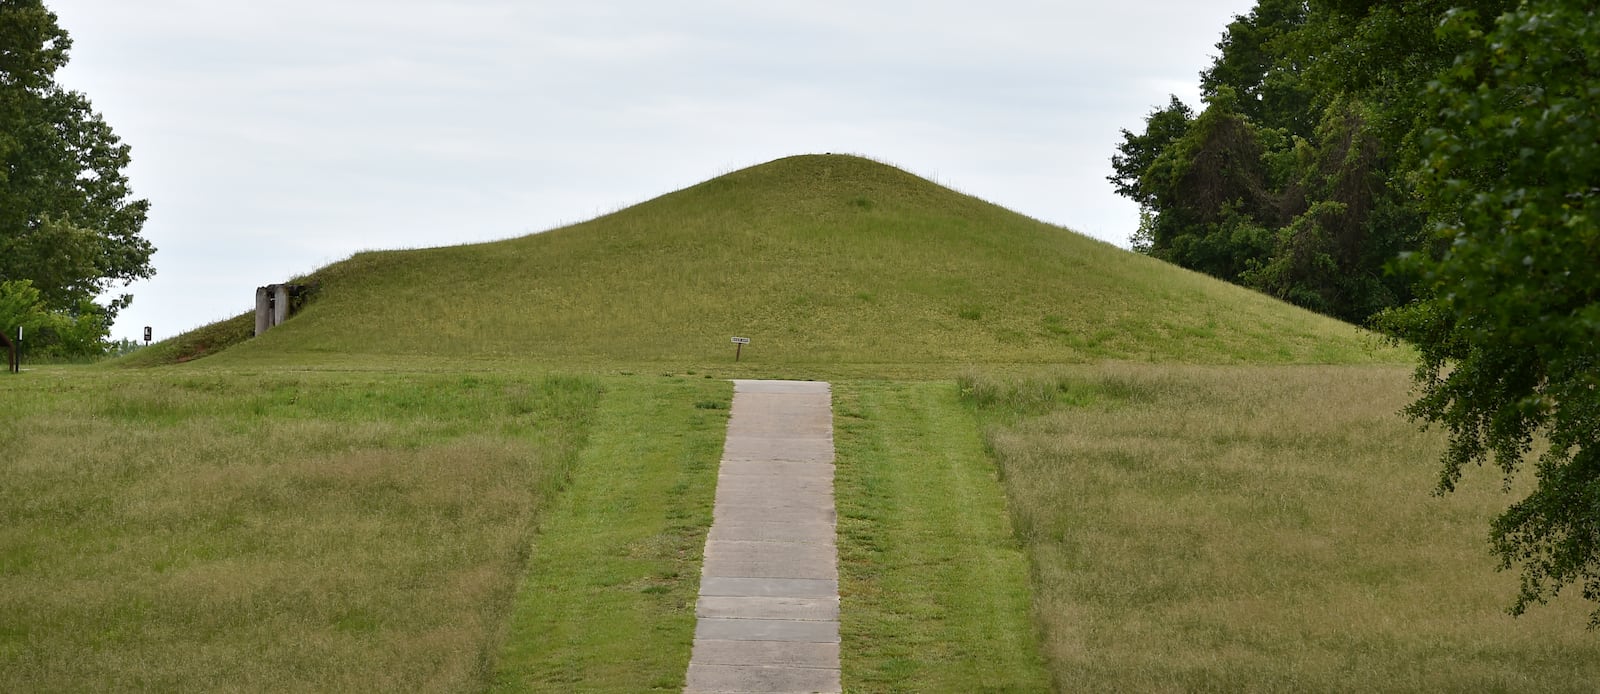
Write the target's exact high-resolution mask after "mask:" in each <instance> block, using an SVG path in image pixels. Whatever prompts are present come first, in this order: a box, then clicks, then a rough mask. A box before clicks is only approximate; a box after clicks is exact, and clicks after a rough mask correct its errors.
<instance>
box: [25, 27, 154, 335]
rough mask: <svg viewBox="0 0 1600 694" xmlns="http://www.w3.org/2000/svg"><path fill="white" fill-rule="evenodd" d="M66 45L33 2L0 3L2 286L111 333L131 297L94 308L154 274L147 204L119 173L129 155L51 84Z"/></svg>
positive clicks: (83, 105) (74, 96) (84, 108)
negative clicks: (28, 291)
mask: <svg viewBox="0 0 1600 694" xmlns="http://www.w3.org/2000/svg"><path fill="white" fill-rule="evenodd" d="M71 46H72V42H71V39H70V38H69V37H68V36H67V33H66V32H65V31H63V30H62V29H61V28H60V26H58V25H57V22H56V17H55V15H54V14H53V13H51V12H50V11H49V10H48V9H46V8H45V7H44V5H43V3H42V2H40V0H0V281H20V280H27V281H28V282H29V283H30V284H31V286H32V287H33V288H34V289H35V290H36V291H38V292H39V297H40V301H41V302H42V304H43V306H44V307H45V308H46V309H47V310H49V311H53V312H58V313H61V314H63V315H65V316H66V317H67V319H69V321H70V322H72V323H74V324H76V323H77V319H78V318H80V317H83V316H85V315H88V314H94V315H96V316H97V320H99V321H100V322H101V323H102V324H104V325H109V323H110V321H111V319H112V318H114V317H115V316H116V313H117V311H118V310H120V309H121V308H123V307H125V306H127V305H128V304H129V303H130V302H131V301H132V297H131V296H129V295H127V294H123V295H121V296H118V297H116V298H113V299H111V300H110V301H108V302H107V303H106V304H105V305H103V306H99V305H96V304H94V301H95V299H96V298H98V297H99V296H101V295H102V294H104V293H105V292H107V291H108V290H110V289H111V288H112V287H113V286H114V285H116V284H117V283H119V282H120V283H123V284H126V283H128V282H131V281H133V280H136V279H139V278H145V277H150V276H151V275H152V274H154V270H153V268H152V267H151V265H150V256H151V254H152V253H154V250H155V249H154V248H153V247H152V246H151V244H150V243H149V241H147V240H145V239H144V238H142V237H141V236H140V232H141V230H142V228H143V226H144V221H145V214H146V211H147V209H148V207H149V204H148V202H147V201H145V200H135V199H133V197H132V192H131V191H130V189H129V187H128V180H127V177H126V176H125V175H124V174H123V173H122V172H123V169H125V168H126V167H127V165H128V162H129V149H128V146H127V145H126V144H123V143H122V142H121V140H119V139H118V138H117V136H116V135H115V134H114V133H113V132H112V131H111V128H110V127H109V126H108V125H106V123H105V121H104V119H102V118H101V117H100V115H99V114H97V113H96V112H95V111H94V109H93V108H92V107H91V105H90V103H89V100H88V99H87V98H86V97H85V96H84V95H83V94H80V93H78V92H74V91H70V90H67V89H64V88H62V87H61V86H60V85H58V84H57V83H56V82H55V73H56V71H57V70H59V69H60V68H61V67H62V66H64V65H65V64H66V62H67V57H68V51H69V49H70V48H71Z"/></svg>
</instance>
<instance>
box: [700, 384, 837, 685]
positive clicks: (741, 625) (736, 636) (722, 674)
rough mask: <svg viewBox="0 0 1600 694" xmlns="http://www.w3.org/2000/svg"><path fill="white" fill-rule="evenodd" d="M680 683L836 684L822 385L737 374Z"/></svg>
mask: <svg viewBox="0 0 1600 694" xmlns="http://www.w3.org/2000/svg"><path fill="white" fill-rule="evenodd" d="M733 385H734V388H733V411H732V415H731V417H730V418H729V420H728V438H727V441H726V443H725V444H724V445H723V449H722V468H721V471H720V472H719V473H718V476H717V501H716V509H715V511H714V512H713V520H712V523H711V533H710V535H708V536H707V537H706V552H705V565H704V567H702V569H701V574H700V600H699V602H698V603H696V605H695V616H696V618H697V620H698V621H697V624H696V626H695V631H694V654H693V656H692V657H691V658H690V660H689V677H688V684H687V686H685V687H684V691H685V692H694V693H697V694H698V693H701V692H838V691H839V561H838V554H837V552H836V551H835V548H834V542H833V534H834V511H833V410H832V405H831V401H830V392H829V388H828V384H826V383H815V382H808V381H734V382H733Z"/></svg>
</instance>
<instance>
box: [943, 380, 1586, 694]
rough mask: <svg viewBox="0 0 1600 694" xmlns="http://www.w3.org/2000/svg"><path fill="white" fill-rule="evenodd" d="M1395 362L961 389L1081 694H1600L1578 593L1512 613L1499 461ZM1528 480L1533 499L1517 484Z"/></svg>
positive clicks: (1060, 674) (1047, 629) (1050, 646)
mask: <svg viewBox="0 0 1600 694" xmlns="http://www.w3.org/2000/svg"><path fill="white" fill-rule="evenodd" d="M1407 383H1408V380H1407V372H1406V371H1405V370H1404V369H1403V368H1395V367H1179V366H1166V365H1129V364H1122V365H1107V366H1099V367H1082V368H1077V369H1073V370H1064V371H1061V372H1058V373H1057V374H1056V375H1053V376H1040V375H1035V376H1032V377H1028V376H1012V377H992V376H982V375H974V376H968V377H966V378H963V379H962V382H961V389H962V392H963V395H964V398H965V400H966V401H967V402H968V403H969V404H970V405H971V406H973V407H974V410H975V412H976V413H977V414H978V415H979V416H980V417H982V418H983V419H984V420H986V421H987V422H988V426H987V429H986V440H987V441H988V445H989V446H990V448H991V450H992V452H993V454H994V455H995V457H996V459H997V460H998V462H999V464H1000V470H1001V473H1002V475H1003V477H1004V483H1005V488H1006V491H1007V495H1008V498H1009V500H1010V509H1011V514H1012V518H1013V521H1014V524H1015V527H1016V531H1017V533H1018V535H1019V537H1020V539H1021V540H1022V542H1023V543H1024V544H1025V546H1026V547H1027V551H1028V554H1029V556H1030V558H1031V561H1032V566H1033V569H1032V572H1033V586H1034V604H1035V609H1036V612H1037V614H1038V616H1039V619H1040V621H1041V623H1042V625H1043V628H1044V633H1045V637H1044V644H1045V645H1044V651H1045V653H1046V656H1047V657H1048V659H1049V662H1050V668H1051V671H1052V674H1053V676H1054V678H1055V681H1056V686H1057V689H1059V690H1061V691H1416V692H1435V691H1542V692H1549V691H1572V692H1591V691H1594V688H1595V683H1596V682H1600V641H1597V640H1596V638H1595V634H1594V633H1593V632H1591V631H1588V630H1586V628H1585V625H1586V623H1587V620H1586V616H1587V613H1588V609H1587V606H1586V605H1583V604H1580V601H1579V600H1577V598H1576V596H1566V597H1564V598H1563V599H1560V600H1557V601H1555V602H1554V603H1552V604H1551V605H1548V606H1544V607H1540V608H1536V609H1533V610H1530V611H1529V613H1528V614H1526V615H1524V616H1522V617H1520V618H1513V617H1511V616H1509V615H1508V614H1507V613H1506V608H1507V607H1508V606H1509V605H1510V603H1511V600H1512V599H1513V597H1514V596H1515V594H1516V591H1517V582H1516V577H1515V575H1513V574H1510V573H1497V572H1496V571H1495V560H1494V559H1493V558H1492V557H1491V556H1490V554H1489V551H1488V546H1487V540H1486V537H1487V532H1488V520H1489V518H1490V517H1491V516H1492V515H1493V514H1494V513H1495V512H1497V511H1498V510H1499V509H1500V508H1502V507H1503V506H1504V505H1506V504H1508V503H1510V502H1511V501H1512V499H1513V498H1514V497H1513V496H1508V495H1505V494H1501V493H1500V492H1499V488H1500V484H1499V482H1500V480H1499V479H1497V478H1496V476H1495V475H1493V474H1490V473H1487V472H1486V473H1484V474H1482V475H1479V476H1478V477H1479V478H1478V479H1476V480H1469V483H1468V484H1464V485H1463V489H1462V491H1460V492H1457V493H1456V494H1453V495H1450V496H1446V497H1442V498H1441V497H1434V496H1432V495H1431V494H1430V493H1431V491H1432V489H1433V486H1434V482H1435V480H1436V476H1437V469H1436V465H1437V463H1436V460H1437V454H1438V451H1439V450H1440V448H1441V447H1442V445H1443V442H1442V437H1441V436H1439V435H1430V434H1421V433H1419V432H1417V431H1416V430H1415V429H1414V428H1413V426H1412V425H1410V424H1409V423H1408V422H1406V421H1405V420H1404V419H1403V418H1401V417H1399V416H1397V415H1396V414H1395V413H1396V412H1397V411H1398V410H1399V409H1400V407H1401V406H1402V405H1403V404H1404V403H1405V402H1406V401H1407V399H1408V398H1407V391H1406V388H1407ZM1514 493H1515V491H1513V494H1514Z"/></svg>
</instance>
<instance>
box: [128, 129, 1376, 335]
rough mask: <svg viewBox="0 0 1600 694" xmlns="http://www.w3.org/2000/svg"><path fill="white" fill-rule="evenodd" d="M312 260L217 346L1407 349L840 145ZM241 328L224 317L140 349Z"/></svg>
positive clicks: (239, 322) (237, 320)
mask: <svg viewBox="0 0 1600 694" xmlns="http://www.w3.org/2000/svg"><path fill="white" fill-rule="evenodd" d="M311 279H313V280H315V281H317V282H319V283H320V286H321V290H320V295H319V297H318V298H317V299H316V300H315V301H314V302H313V303H312V304H310V305H309V306H308V307H307V308H306V309H305V310H304V311H303V312H302V313H301V314H300V315H299V316H297V317H295V318H294V319H292V320H291V321H289V322H287V323H285V324H284V325H283V326H281V327H279V328H276V329H274V330H273V331H271V332H269V333H267V334H266V335H264V336H262V337H260V338H257V339H244V340H243V341H240V342H237V344H236V345H235V346H233V347H231V348H229V349H228V352H229V357H227V358H225V359H223V361H234V360H236V359H246V360H249V361H251V362H256V363H259V362H260V361H263V360H265V361H282V360H288V361H293V362H302V361H316V360H318V359H319V358H320V359H326V358H329V357H330V356H331V355H346V356H350V355H382V356H394V357H405V356H417V357H446V358H458V357H468V358H482V357H489V358H516V359H530V358H531V359H541V360H550V361H562V362H567V363H571V362H573V361H600V362H624V363H648V362H673V363H684V364H701V363H715V362H720V361H727V360H729V359H730V358H731V356H732V350H731V346H730V345H729V337H730V336H734V335H740V336H745V337H749V338H751V339H752V340H753V344H751V345H750V347H749V349H748V350H747V352H746V358H747V359H749V360H754V361H755V362H756V363H759V364H766V365H780V364H787V365H801V364H808V363H810V364H874V363H877V364H891V363H893V364H930V363H948V364H968V363H1013V364H1015V363H1030V362H1064V361H1065V362H1073V361H1079V362H1081V361H1098V360H1104V359H1123V360H1135V361H1159V362H1166V361H1179V362H1204V363H1237V362H1250V363H1261V362H1300V363H1304V362H1314V363H1330V362H1365V361H1393V360H1395V359H1396V358H1397V357H1398V353H1397V352H1394V351H1391V350H1383V349H1378V348H1375V346H1374V340H1373V339H1372V338H1371V336H1370V335H1369V334H1368V333H1365V332H1364V331H1361V330H1359V329H1357V328H1355V327H1352V326H1349V325H1346V324H1343V323H1340V322H1337V321H1334V320H1331V319H1328V318H1325V317H1322V316H1318V315H1315V314H1312V313H1309V312H1306V311H1303V310H1300V309H1297V308H1294V307H1292V306H1289V305H1287V304H1284V303H1282V302H1279V301H1276V300H1273V299H1271V298H1269V297H1266V296H1262V295H1260V294H1257V293H1254V292H1251V291H1248V290H1245V289H1241V288H1238V287H1234V286H1231V285H1228V284H1225V283H1223V282H1219V281H1216V280H1213V279H1211V278H1208V277H1205V276H1202V275H1198V274H1195V273H1191V272H1187V271H1184V270H1181V269H1179V268H1176V267H1173V266H1171V265H1168V264H1165V263H1162V262H1159V261H1156V260H1152V259H1150V258H1147V257H1144V256H1140V255H1137V254H1134V253H1129V252H1127V251H1123V250H1120V249H1117V248H1115V247H1113V246H1110V245H1107V244H1104V243H1101V242H1098V241H1094V240H1091V239H1088V238H1086V237H1083V236H1081V235H1079V234H1076V233H1074V232H1071V231H1069V230H1067V229H1063V228H1061V227H1056V226H1052V225H1049V224H1045V223H1042V222H1039V221H1037V220H1034V219H1030V218H1028V217H1025V216H1022V215H1019V214H1016V213H1014V212H1011V211H1008V210H1005V209H1003V208H1000V207H997V206H995V205H992V204H989V203H986V202H983V201H981V200H978V199H976V198H973V197H970V196H967V195H963V194H960V193H957V192H955V191H952V190H949V189H947V188H944V187H941V186H939V185H937V184H934V183H932V182H930V181H927V180H924V179H921V178H918V177H916V176H913V175H911V174H908V173H906V172H904V171H901V170H899V169H896V168H893V167H891V166H887V165H884V164H881V163H877V162H874V161H870V160H867V159H862V158H859V157H853V156H842V155H815V156H799V157H791V158H787V159H781V160H778V161H774V162H770V163H767V164H763V165H760V166H756V167H752V168H749V169H745V170H742V171H738V172H735V173H731V174H728V175H725V176H721V177H719V178H715V179H713V180H710V181H707V182H705V183H702V184H700V185H697V186H694V187H691V188H687V189H684V190H681V191H678V192H675V193H671V194H668V195H665V196H662V197H660V198H657V199H655V200H651V201H649V202H645V203H642V204H640V205H636V206H634V207H630V208H627V209H624V210H622V211H619V212H616V213H614V214H610V215H606V216H604V217H600V218H598V219H595V220H592V221H589V222H586V223H583V224H577V225H574V226H570V227H565V228H561V229H556V230H553V231H548V232H544V233H540V234H534V235H530V236H526V237H522V238H516V239H511V240H506V241H499V242H494V243H484V244H475V245H467V246H454V247H445V248H431V249H424V250H408V251H390V252H370V253H361V254H358V255H356V256H354V257H352V258H350V259H348V260H345V261H343V262H339V263H335V264H333V265H330V266H328V267H326V268H324V269H322V270H320V271H318V272H316V273H314V274H313V276H312V277H311ZM248 330H249V324H248V322H247V319H245V318H244V317H241V318H239V319H234V320H233V321H225V322H223V323H219V324H216V325H213V326H208V327H207V328H202V329H201V330H199V331H196V332H195V333H192V334H190V335H186V336H183V337H179V338H175V339H174V340H173V341H172V342H171V343H170V344H169V345H165V346H163V347H162V348H159V349H154V350H147V352H148V354H145V355H143V356H142V358H141V359H138V360H137V361H145V362H153V361H174V360H181V359H184V358H191V357H193V356H196V355H199V354H204V353H212V352H215V351H218V348H219V347H225V346H226V345H227V344H230V343H233V342H235V341H237V340H239V339H240V338H243V337H244V336H246V335H247V332H248ZM202 338H203V339H202ZM201 342H203V343H204V344H201ZM319 355H320V356H319Z"/></svg>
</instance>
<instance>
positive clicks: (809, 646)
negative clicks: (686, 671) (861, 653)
mask: <svg viewBox="0 0 1600 694" xmlns="http://www.w3.org/2000/svg"><path fill="white" fill-rule="evenodd" d="M694 655H695V658H696V660H697V662H699V663H700V664H702V665H755V666H758V667H761V666H764V667H784V666H787V667H811V668H826V667H834V666H835V665H837V664H838V662H839V644H838V642H832V643H805V642H795V641H787V642H786V641H720V640H717V639H702V640H699V641H696V642H695V644H694Z"/></svg>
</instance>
